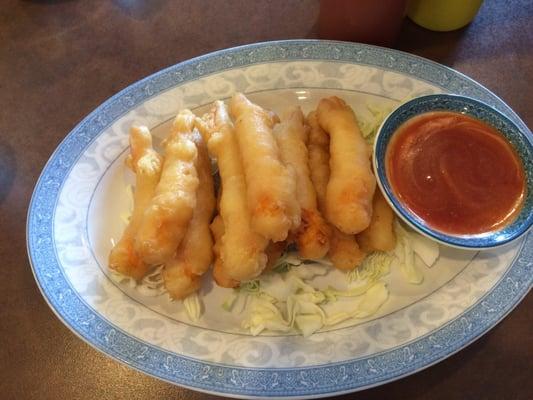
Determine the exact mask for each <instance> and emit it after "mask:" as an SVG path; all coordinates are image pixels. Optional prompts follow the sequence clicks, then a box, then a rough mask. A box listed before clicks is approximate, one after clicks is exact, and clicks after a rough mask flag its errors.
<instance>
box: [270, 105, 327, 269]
mask: <svg viewBox="0 0 533 400" xmlns="http://www.w3.org/2000/svg"><path fill="white" fill-rule="evenodd" d="M308 129H309V127H308V126H306V125H305V124H304V115H303V114H302V110H301V109H300V107H295V108H292V109H290V110H288V112H287V113H286V115H285V116H284V117H283V118H282V122H281V123H280V124H277V125H276V126H275V127H274V130H273V133H274V137H275V138H276V141H277V143H278V146H279V149H280V153H281V159H282V161H283V163H284V164H285V165H286V166H287V168H289V169H290V170H291V171H292V172H293V173H294V175H295V177H296V198H297V200H298V203H299V205H300V208H301V224H300V226H299V227H298V229H297V231H296V233H295V239H296V243H297V245H298V252H299V253H300V255H301V256H302V257H303V258H306V259H320V258H322V257H324V256H325V255H326V253H327V252H328V249H329V236H330V234H331V229H330V228H329V226H328V224H327V222H326V221H325V220H324V218H322V215H321V214H320V212H319V211H318V208H317V196H316V191H315V188H314V186H313V182H312V181H311V177H310V171H309V164H308V151H307V147H306V142H307V136H308Z"/></svg>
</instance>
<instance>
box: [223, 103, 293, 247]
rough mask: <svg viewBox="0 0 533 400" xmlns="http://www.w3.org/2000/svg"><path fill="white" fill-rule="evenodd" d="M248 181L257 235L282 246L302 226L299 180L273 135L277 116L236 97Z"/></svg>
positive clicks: (236, 117)
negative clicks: (282, 158)
mask: <svg viewBox="0 0 533 400" xmlns="http://www.w3.org/2000/svg"><path fill="white" fill-rule="evenodd" d="M229 109H230V113H231V116H232V117H233V119H234V120H235V135H236V137H237V142H238V147H239V150H240V153H241V156H242V165H243V169H244V175H245V179H246V189H247V204H248V208H249V210H250V213H251V225H252V228H253V230H254V231H255V232H257V233H259V234H260V235H262V236H264V237H265V238H267V239H270V240H272V241H275V242H278V241H282V240H285V239H286V238H287V235H288V233H289V230H291V229H295V228H296V227H298V226H299V225H300V207H299V204H298V202H297V200H296V195H295V191H296V188H295V185H296V183H295V178H294V175H293V174H291V173H290V172H289V171H288V169H287V168H286V167H285V165H284V164H283V162H282V161H281V159H280V151H279V148H278V145H277V144H276V140H275V139H274V136H273V135H272V128H273V126H274V124H275V122H276V120H275V118H274V117H273V115H272V114H271V113H269V112H267V111H265V110H264V109H263V108H261V107H259V106H258V105H256V104H254V103H252V102H251V101H250V100H248V99H247V98H246V97H245V96H244V95H243V94H241V93H238V94H235V95H234V96H233V97H232V98H231V100H230V104H229Z"/></svg>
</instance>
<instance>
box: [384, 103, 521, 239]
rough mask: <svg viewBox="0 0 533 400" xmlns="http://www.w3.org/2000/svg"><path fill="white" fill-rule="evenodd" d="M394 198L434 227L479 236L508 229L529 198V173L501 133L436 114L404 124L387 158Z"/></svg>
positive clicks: (474, 121)
mask: <svg viewBox="0 0 533 400" xmlns="http://www.w3.org/2000/svg"><path fill="white" fill-rule="evenodd" d="M386 174H387V178H388V180H389V182H390V185H391V187H392V190H393V192H394V193H395V195H396V196H397V197H398V199H399V200H400V201H401V202H402V203H403V204H404V206H405V207H407V208H408V209H409V210H410V211H411V212H412V213H414V214H415V215H417V216H418V217H419V218H420V219H422V220H423V221H424V222H425V223H426V224H427V225H428V226H429V227H431V228H433V229H436V230H438V231H441V232H444V233H451V234H459V235H475V234H480V233H485V232H491V231H494V230H497V229H500V228H502V227H504V226H505V225H507V224H509V223H510V222H512V221H513V219H514V218H515V217H516V216H517V215H518V213H519V211H520V208H521V206H522V204H523V202H524V198H525V190H526V189H525V188H526V185H525V174H524V167H523V165H522V162H521V160H520V158H519V156H518V155H517V154H516V152H515V150H514V149H513V147H512V146H511V144H510V143H509V142H508V141H507V139H505V138H504V137H503V135H502V134H500V133H499V132H498V131H497V130H496V129H494V128H492V127H491V126H489V125H487V124H485V123H484V122H482V121H479V120H477V119H474V118H472V117H469V116H466V115H463V114H459V113H454V112H447V111H436V112H428V113H425V114H421V115H419V116H416V117H413V118H411V119H410V120H408V121H406V122H405V123H404V124H402V125H401V126H400V127H399V128H398V130H397V131H396V133H395V134H394V136H393V137H392V139H391V143H390V144H389V146H388V147H387V153H386Z"/></svg>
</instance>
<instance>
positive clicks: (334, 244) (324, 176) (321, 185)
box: [307, 112, 365, 270]
mask: <svg viewBox="0 0 533 400" xmlns="http://www.w3.org/2000/svg"><path fill="white" fill-rule="evenodd" d="M307 123H308V124H309V127H310V131H309V142H308V151H309V169H310V172H311V180H312V182H313V185H314V187H315V190H316V195H317V200H318V209H319V210H320V211H321V212H325V210H326V190H327V185H328V181H329V138H328V135H327V133H326V132H324V130H323V129H322V128H321V127H320V125H319V124H318V118H317V115H316V113H315V112H311V113H309V115H308V116H307ZM328 256H329V258H330V260H331V262H332V263H333V265H334V266H335V268H337V269H341V270H350V269H353V268H355V267H357V266H358V265H359V264H360V263H361V261H362V260H363V259H364V257H365V253H364V252H363V251H361V249H360V248H359V245H358V243H357V240H356V239H355V236H354V235H348V234H345V233H343V232H341V231H339V230H338V229H337V228H336V227H334V226H331V236H330V246H329V252H328Z"/></svg>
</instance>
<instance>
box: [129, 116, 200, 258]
mask: <svg viewBox="0 0 533 400" xmlns="http://www.w3.org/2000/svg"><path fill="white" fill-rule="evenodd" d="M188 119H189V118H188V115H187V114H186V115H182V113H180V114H178V116H177V117H176V121H175V123H174V126H175V127H179V129H180V130H182V131H181V132H183V133H189V132H191V131H192V129H193V122H194V120H191V121H189V122H186V121H187V120H188ZM197 154H198V151H197V149H196V145H195V144H194V142H193V141H191V140H190V139H187V138H186V137H185V135H175V137H173V138H172V139H171V140H169V141H167V143H166V146H165V161H164V163H163V169H162V171H161V179H160V181H159V184H158V185H157V188H156V192H155V196H154V197H153V198H152V200H151V201H150V204H149V206H148V207H147V209H146V211H145V212H144V216H143V218H142V222H141V225H140V227H139V231H138V232H137V236H136V238H135V249H136V250H137V251H138V253H139V254H140V256H141V257H142V259H143V261H144V262H146V263H148V264H164V263H165V262H167V261H168V260H169V259H170V257H172V255H173V254H174V252H175V251H176V250H177V248H178V246H179V245H180V243H181V241H182V239H183V237H184V236H185V233H186V232H187V226H188V224H189V221H190V220H191V217H192V215H193V210H194V208H195V207H196V190H197V188H198V184H199V181H198V176H197V172H196V167H195V163H196V159H197Z"/></svg>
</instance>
